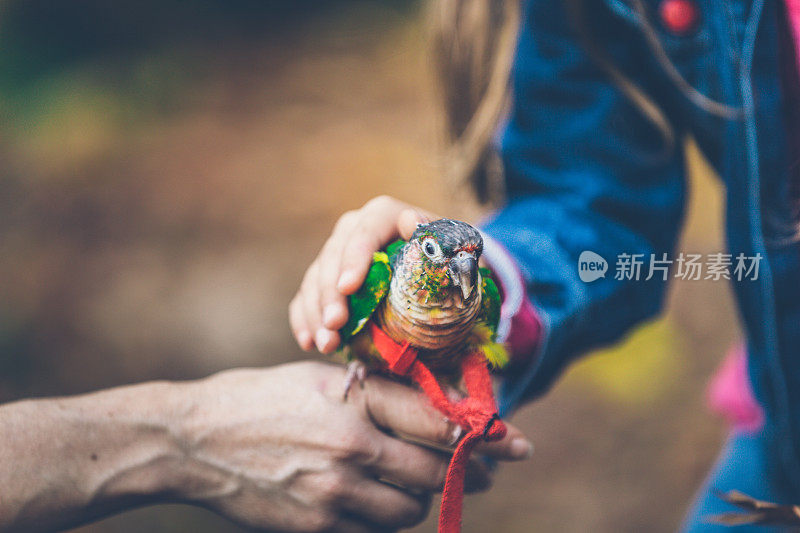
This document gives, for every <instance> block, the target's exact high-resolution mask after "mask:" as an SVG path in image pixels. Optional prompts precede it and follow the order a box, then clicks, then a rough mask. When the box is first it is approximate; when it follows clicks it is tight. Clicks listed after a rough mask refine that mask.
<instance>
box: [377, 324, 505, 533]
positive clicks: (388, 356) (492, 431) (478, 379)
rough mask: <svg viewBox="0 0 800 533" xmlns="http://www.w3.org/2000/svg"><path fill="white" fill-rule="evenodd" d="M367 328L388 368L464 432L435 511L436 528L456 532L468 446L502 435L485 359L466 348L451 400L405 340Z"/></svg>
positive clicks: (503, 426)
mask: <svg viewBox="0 0 800 533" xmlns="http://www.w3.org/2000/svg"><path fill="white" fill-rule="evenodd" d="M370 332H371V334H372V342H373V343H374V345H375V348H376V349H377V350H378V352H379V353H380V354H381V357H383V359H384V360H385V361H386V364H387V366H388V368H389V370H391V371H392V372H394V373H396V374H400V375H409V376H410V377H411V378H412V379H413V380H414V381H415V382H416V383H417V384H418V385H419V386H420V387H421V388H422V390H423V392H424V393H425V394H426V395H427V396H428V398H429V399H430V400H431V402H432V403H433V405H434V406H435V407H436V408H437V409H438V410H439V411H441V412H442V413H444V414H445V416H447V417H448V418H449V419H450V420H451V421H453V422H455V423H456V424H458V425H459V426H461V427H462V428H463V429H464V431H466V432H467V433H466V435H465V436H464V438H463V439H461V442H459V443H458V446H457V447H456V449H455V452H454V453H453V457H452V459H450V465H449V466H448V468H447V477H446V478H445V482H444V492H443V494H442V507H441V509H440V510H439V533H459V532H460V531H461V513H462V510H463V506H464V475H465V474H466V471H467V462H468V461H469V457H470V455H471V454H472V450H473V449H474V448H475V445H476V444H478V443H479V442H480V441H481V440H486V441H495V440H500V439H502V438H503V437H505V435H506V426H505V424H503V422H502V420H500V417H499V416H498V415H497V405H496V403H495V400H494V391H493V390H492V378H491V376H490V375H489V369H488V368H487V367H486V361H485V360H484V358H483V356H482V355H481V354H479V353H471V354H469V355H467V356H466V357H464V358H463V359H462V360H461V374H462V376H463V378H464V386H465V387H466V389H467V395H468V396H467V397H466V398H464V399H463V400H461V401H459V402H458V403H453V402H451V401H450V399H449V398H448V397H447V395H446V394H445V393H444V391H443V390H442V387H441V386H440V385H439V382H438V381H437V380H436V376H434V375H433V373H432V372H431V371H430V369H429V368H428V367H427V366H425V365H424V364H423V363H422V362H421V361H419V360H418V359H417V355H418V353H417V350H415V349H414V348H412V347H411V346H410V345H409V343H407V342H406V343H403V344H398V343H397V342H395V341H394V339H392V338H391V337H389V335H387V334H386V333H385V332H384V331H383V330H382V329H381V328H380V327H378V325H377V324H375V323H372V328H371V331H370Z"/></svg>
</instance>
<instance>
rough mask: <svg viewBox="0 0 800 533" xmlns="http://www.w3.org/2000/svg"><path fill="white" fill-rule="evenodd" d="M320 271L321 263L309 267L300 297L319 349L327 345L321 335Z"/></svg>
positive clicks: (304, 315) (306, 319)
mask: <svg viewBox="0 0 800 533" xmlns="http://www.w3.org/2000/svg"><path fill="white" fill-rule="evenodd" d="M318 269H319V263H317V262H316V261H314V262H313V263H311V266H310V267H308V270H307V271H306V275H305V277H304V278H303V283H302V284H301V285H300V295H301V298H302V302H303V317H304V318H305V321H306V324H307V325H308V329H309V331H310V332H311V335H312V336H313V338H314V343H315V344H316V345H317V348H318V349H319V346H320V344H327V342H326V341H327V339H326V338H325V335H324V334H321V333H320V325H321V323H322V319H321V317H320V314H319V289H318V287H317V280H318V274H317V270H318ZM323 330H324V328H323ZM321 341H322V342H321Z"/></svg>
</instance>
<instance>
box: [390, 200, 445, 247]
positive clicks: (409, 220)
mask: <svg viewBox="0 0 800 533" xmlns="http://www.w3.org/2000/svg"><path fill="white" fill-rule="evenodd" d="M438 218H441V217H438V216H436V215H433V214H431V213H429V212H427V211H423V210H422V209H418V208H413V207H412V208H408V209H404V210H403V212H402V213H400V216H399V218H398V219H397V229H398V230H399V233H400V238H401V239H405V240H408V239H410V238H411V235H413V234H414V230H416V229H417V226H419V225H420V224H425V223H426V222H430V221H431V220H436V219H438Z"/></svg>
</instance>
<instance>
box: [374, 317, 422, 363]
mask: <svg viewBox="0 0 800 533" xmlns="http://www.w3.org/2000/svg"><path fill="white" fill-rule="evenodd" d="M371 324H372V327H371V331H370V333H371V334H372V343H373V344H374V345H375V349H376V350H378V353H379V354H381V357H383V360H384V361H386V365H387V366H388V367H389V370H391V371H392V372H394V373H395V374H399V375H401V376H405V375H406V374H407V373H408V369H409V368H411V365H413V364H414V361H416V360H417V350H415V349H414V348H412V347H411V344H409V343H407V342H404V343H403V344H398V343H396V342H395V341H394V339H393V338H391V337H390V336H389V335H387V334H386V332H385V331H383V330H382V329H381V328H380V327H379V326H378V325H377V324H376V323H375V322H372V323H371Z"/></svg>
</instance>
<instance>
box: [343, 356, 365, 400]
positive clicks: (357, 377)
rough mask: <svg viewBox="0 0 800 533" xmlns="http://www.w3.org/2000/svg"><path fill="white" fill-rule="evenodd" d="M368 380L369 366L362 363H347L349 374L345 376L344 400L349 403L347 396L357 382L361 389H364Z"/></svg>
mask: <svg viewBox="0 0 800 533" xmlns="http://www.w3.org/2000/svg"><path fill="white" fill-rule="evenodd" d="M366 379H367V365H365V364H364V363H362V362H361V361H358V360H356V361H350V362H349V363H347V373H346V374H345V376H344V396H343V397H342V399H343V400H344V401H347V395H348V394H350V389H351V388H352V387H353V385H354V384H355V382H356V381H358V385H359V387H361V388H362V389H363V388H364V381H365V380H366Z"/></svg>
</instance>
